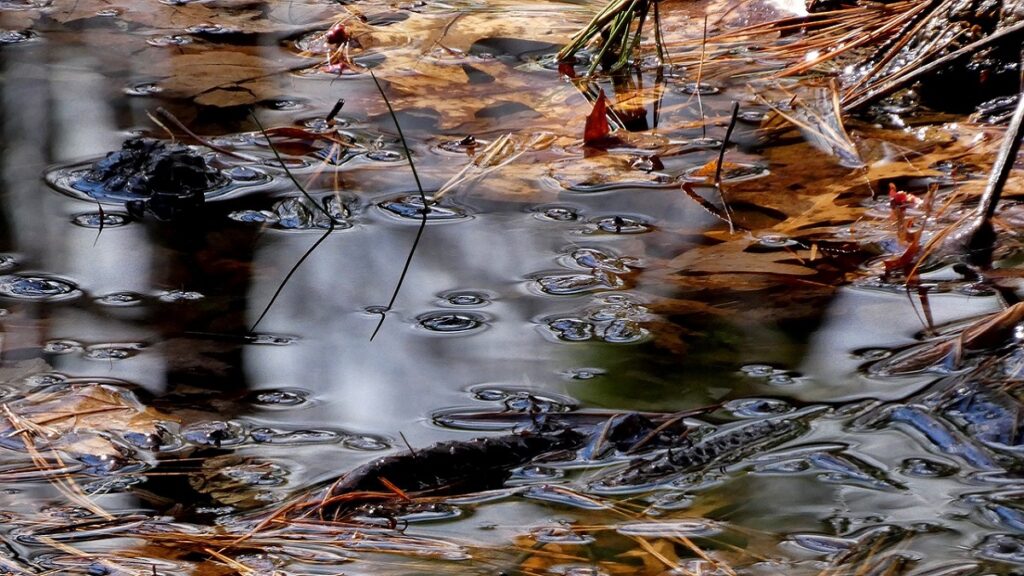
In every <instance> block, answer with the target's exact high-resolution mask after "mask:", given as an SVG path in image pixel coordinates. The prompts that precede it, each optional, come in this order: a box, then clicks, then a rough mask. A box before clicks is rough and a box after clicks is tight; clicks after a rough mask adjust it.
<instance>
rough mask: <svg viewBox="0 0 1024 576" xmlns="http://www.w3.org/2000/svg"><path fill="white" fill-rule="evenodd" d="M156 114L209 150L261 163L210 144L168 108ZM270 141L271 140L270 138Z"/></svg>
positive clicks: (160, 109)
mask: <svg viewBox="0 0 1024 576" xmlns="http://www.w3.org/2000/svg"><path fill="white" fill-rule="evenodd" d="M156 113H157V114H159V115H160V116H163V117H164V118H166V119H167V120H170V121H171V123H173V124H174V125H175V126H177V127H178V129H180V130H181V131H182V132H184V133H185V134H188V135H189V136H190V137H191V138H192V139H193V140H195V141H196V142H199V143H200V144H202V145H203V146H206V147H207V148H209V149H210V150H213V151H214V152H220V153H221V154H226V155H228V156H231V157H233V158H238V159H239V160H245V161H246V162H258V161H259V159H258V158H253V157H252V156H246V155H245V154H239V153H238V152H234V151H232V150H228V149H227V148H224V147H221V146H217V145H216V144H214V143H213V142H210V141H209V140H207V139H206V138H203V137H202V136H200V135H198V134H196V133H195V132H193V131H191V130H189V128H188V126H185V124H183V123H182V122H181V120H178V118H177V117H176V116H175V115H174V114H171V113H170V112H168V111H167V109H166V108H163V107H160V108H157V109H156ZM161 126H163V124H161ZM164 129H165V130H166V127H164ZM268 140H269V138H268Z"/></svg>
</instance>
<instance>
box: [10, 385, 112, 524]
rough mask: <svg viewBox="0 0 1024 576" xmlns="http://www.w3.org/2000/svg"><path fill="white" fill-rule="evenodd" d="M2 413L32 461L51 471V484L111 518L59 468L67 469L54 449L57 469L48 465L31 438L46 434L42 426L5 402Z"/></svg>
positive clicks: (110, 517) (90, 508) (83, 506)
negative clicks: (22, 415)
mask: <svg viewBox="0 0 1024 576" xmlns="http://www.w3.org/2000/svg"><path fill="white" fill-rule="evenodd" d="M2 410H3V412H4V415H5V416H7V420H8V421H9V422H10V423H11V426H12V427H13V428H14V430H15V432H16V434H17V435H18V436H20V437H21V440H22V442H23V443H24V445H25V450H26V451H27V452H28V453H29V456H30V457H31V458H32V462H33V463H34V464H35V465H36V466H37V467H38V468H39V469H40V470H47V471H51V472H52V473H51V474H49V475H47V478H48V479H49V480H50V482H52V483H53V485H54V486H55V487H56V488H57V489H58V490H59V491H60V492H61V493H62V494H64V495H65V497H66V498H68V500H69V501H71V502H75V503H76V504H77V505H79V506H81V507H82V508H84V509H86V510H88V511H90V512H92V513H93V514H95V515H96V516H99V517H100V518H104V519H107V520H113V519H114V517H113V516H112V515H111V514H109V513H108V512H107V511H106V510H104V509H103V508H101V507H100V506H98V505H97V504H96V503H95V502H93V501H92V499H91V498H89V497H88V496H87V495H86V494H85V492H84V491H83V490H82V489H81V488H80V487H79V486H78V483H77V482H75V480H74V478H73V477H72V476H71V474H69V473H67V472H61V471H60V470H61V469H67V467H66V466H65V465H64V462H63V459H62V458H61V457H60V454H58V453H57V452H56V450H54V451H52V454H53V457H54V459H55V460H56V461H57V464H58V469H57V470H54V467H53V466H51V465H50V462H49V461H48V460H47V459H46V458H44V457H43V455H42V453H40V452H39V450H38V449H37V448H36V445H35V442H34V441H33V440H32V435H33V434H40V435H44V436H45V434H46V431H45V429H44V428H42V427H40V426H37V425H36V424H34V423H32V422H31V421H29V420H27V419H25V418H21V417H20V416H18V415H17V414H15V413H14V411H13V410H11V408H10V406H9V405H7V404H3V405H2Z"/></svg>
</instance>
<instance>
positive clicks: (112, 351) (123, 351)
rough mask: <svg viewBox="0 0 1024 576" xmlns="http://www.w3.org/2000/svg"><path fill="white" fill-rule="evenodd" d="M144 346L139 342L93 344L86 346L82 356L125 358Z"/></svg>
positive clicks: (90, 357) (136, 352) (90, 358)
mask: <svg viewBox="0 0 1024 576" xmlns="http://www.w3.org/2000/svg"><path fill="white" fill-rule="evenodd" d="M145 347H146V345H145V344H143V343H141V342H127V343H116V344H114V343H111V344H94V345H92V346H88V347H86V349H85V352H84V354H83V357H85V358H88V359H89V360H125V359H127V358H131V357H132V356H135V355H136V354H138V353H139V350H142V349H143V348H145Z"/></svg>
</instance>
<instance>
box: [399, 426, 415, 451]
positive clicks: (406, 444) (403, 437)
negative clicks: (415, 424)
mask: <svg viewBox="0 0 1024 576" xmlns="http://www.w3.org/2000/svg"><path fill="white" fill-rule="evenodd" d="M398 435H399V436H401V437H402V442H405V447H406V448H408V449H409V453H410V454H412V455H413V456H414V457H415V456H416V450H415V449H413V447H412V444H409V439H408V438H406V437H405V433H404V432H401V431H399V432H398Z"/></svg>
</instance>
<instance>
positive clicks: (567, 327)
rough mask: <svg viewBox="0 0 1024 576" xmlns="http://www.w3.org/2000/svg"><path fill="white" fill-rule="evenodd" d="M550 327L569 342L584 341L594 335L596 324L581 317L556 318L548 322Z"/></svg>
mask: <svg viewBox="0 0 1024 576" xmlns="http://www.w3.org/2000/svg"><path fill="white" fill-rule="evenodd" d="M548 329H550V330H551V331H552V332H553V333H554V335H555V337H556V338H558V339H559V340H565V341H567V342H584V341H587V340H590V339H591V338H593V337H594V325H593V324H591V323H590V322H587V321H585V320H580V319H579V318H556V319H554V320H551V321H550V322H548Z"/></svg>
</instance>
